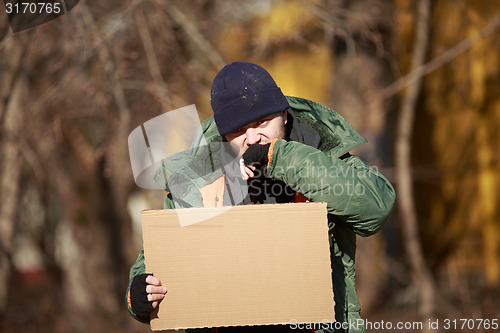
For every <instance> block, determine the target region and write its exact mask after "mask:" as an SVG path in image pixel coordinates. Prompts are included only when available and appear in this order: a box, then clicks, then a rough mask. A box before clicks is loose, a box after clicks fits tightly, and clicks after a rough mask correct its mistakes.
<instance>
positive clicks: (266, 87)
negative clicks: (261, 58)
mask: <svg viewBox="0 0 500 333" xmlns="http://www.w3.org/2000/svg"><path fill="white" fill-rule="evenodd" d="M211 104H212V109H213V110H214V119H215V123H216V125H217V129H218V130H219V133H220V134H221V135H226V134H228V133H231V132H233V131H235V130H237V129H239V128H241V127H243V126H245V125H247V124H249V123H251V122H253V121H256V120H258V119H260V118H262V117H264V116H266V115H268V114H271V113H276V112H280V111H284V110H286V109H288V108H289V107H290V106H289V104H288V101H287V100H286V98H285V95H283V93H282V92H281V89H280V88H278V86H277V85H276V82H274V80H273V78H272V77H271V75H270V74H269V73H268V72H267V71H266V70H265V69H264V68H262V67H260V66H258V65H255V64H252V63H249V62H233V63H232V64H229V65H226V66H225V67H224V68H223V69H221V70H220V72H219V73H218V74H217V75H216V76H215V79H214V82H213V84H212V92H211Z"/></svg>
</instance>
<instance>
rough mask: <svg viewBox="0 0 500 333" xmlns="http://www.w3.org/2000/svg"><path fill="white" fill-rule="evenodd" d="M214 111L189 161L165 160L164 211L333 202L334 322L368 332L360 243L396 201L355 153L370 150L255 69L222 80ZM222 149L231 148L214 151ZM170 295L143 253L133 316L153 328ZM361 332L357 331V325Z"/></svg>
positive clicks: (131, 292) (134, 273)
mask: <svg viewBox="0 0 500 333" xmlns="http://www.w3.org/2000/svg"><path fill="white" fill-rule="evenodd" d="M211 104H212V109H213V111H214V116H213V117H210V118H209V119H207V120H206V121H204V122H203V124H202V126H201V130H200V131H199V133H198V135H197V137H196V138H195V139H194V142H193V146H192V150H191V151H190V152H189V154H184V155H183V154H181V155H179V156H176V157H174V158H171V159H169V160H167V161H166V162H165V163H164V165H163V167H162V168H161V170H160V171H159V172H158V173H157V177H156V180H157V181H158V182H159V183H162V184H164V186H165V189H167V190H168V191H170V192H169V193H168V194H167V197H166V198H165V208H175V207H191V206H222V205H234V204H259V203H280V202H298V201H305V200H310V201H318V202H319V201H321V202H326V203H327V210H328V223H329V236H330V245H331V259H332V270H333V273H332V279H333V285H334V297H335V317H336V321H337V322H339V323H345V325H343V327H344V328H342V329H340V330H337V331H339V332H341V331H344V332H363V331H364V328H363V327H362V325H359V322H360V321H358V319H360V305H359V301H358V298H357V294H356V287H355V274H354V258H355V250H356V234H358V235H361V236H364V237H366V236H369V235H372V234H374V233H375V232H377V231H378V230H380V229H381V228H382V227H383V226H384V225H385V223H386V221H387V219H388V217H389V215H390V213H391V210H392V207H393V204H394V200H395V192H394V189H393V187H392V185H391V184H390V183H389V181H387V179H386V178H385V177H384V176H382V175H381V174H380V173H378V172H377V171H375V170H373V169H370V168H368V167H367V166H366V164H365V163H363V162H362V161H361V159H359V158H358V157H356V156H354V155H350V154H349V153H348V151H349V150H350V149H353V148H354V147H356V146H358V145H360V144H362V143H365V142H366V140H365V139H363V138H362V137H361V136H360V135H359V134H358V133H357V132H356V131H355V130H354V129H353V128H352V126H351V125H350V124H349V123H348V122H347V121H346V120H345V119H344V118H342V117H341V116H340V115H338V114H337V113H336V112H334V111H333V110H331V109H329V108H327V107H325V106H323V105H320V104H318V103H315V102H312V101H309V100H305V99H301V98H296V97H285V96H284V95H283V93H282V92H281V90H280V88H278V87H277V85H276V83H275V82H274V80H273V78H272V77H271V76H270V75H269V73H267V72H266V71H265V70H264V69H263V68H262V67H259V66H258V65H255V64H251V63H246V62H235V63H232V64H230V65H227V66H226V67H224V68H223V69H222V70H221V71H220V72H219V73H218V74H217V75H216V77H215V79H214V82H213V85H212V91H211ZM217 142H219V143H225V142H227V143H228V144H229V145H230V147H231V148H230V149H226V150H225V149H224V148H221V149H219V151H218V152H217V148H215V149H214V148H213V147H212V148H207V147H210V144H212V143H217ZM202 143H205V145H203V144H202ZM207 144H208V146H207ZM223 147H224V145H223ZM221 152H222V153H221ZM227 156H231V157H233V158H235V160H236V161H238V160H239V159H238V156H242V158H241V160H240V161H241V164H240V165H239V168H238V172H236V173H235V172H232V171H231V168H227V165H229V164H231V163H227V162H225V161H227V160H231V158H228V157H227ZM217 161H218V162H217ZM214 165H219V166H220V165H222V167H214ZM181 169H182V171H179V170H181ZM232 170H233V171H234V168H233V169H232ZM235 174H237V177H236V176H235ZM165 175H167V177H165ZM166 178H168V179H166ZM195 179H196V180H195ZM176 183H177V184H181V185H180V186H178V185H176ZM176 186H177V187H176ZM176 189H179V190H176ZM166 288H168V286H162V283H161V281H159V280H158V279H157V278H156V277H154V276H152V275H149V274H146V272H145V268H144V254H143V251H141V253H140V254H139V257H138V259H137V261H136V263H135V264H134V266H132V268H131V271H130V284H129V288H128V293H127V300H128V308H129V311H130V313H131V314H132V315H133V316H134V317H135V318H136V319H138V320H141V321H143V322H147V321H149V314H150V312H151V311H152V310H153V308H155V307H156V306H157V305H158V302H160V301H161V300H162V299H163V298H164V297H168V294H166V292H167V289H166ZM354 322H356V323H358V325H349V324H351V323H354ZM273 328H274V329H275V330H278V329H281V328H277V327H273ZM236 329H244V328H236ZM259 331H260V330H259Z"/></svg>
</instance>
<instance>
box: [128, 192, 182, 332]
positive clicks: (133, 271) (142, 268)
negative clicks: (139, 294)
mask: <svg viewBox="0 0 500 333" xmlns="http://www.w3.org/2000/svg"><path fill="white" fill-rule="evenodd" d="M163 208H164V209H170V208H174V203H173V201H172V197H171V195H170V194H167V195H166V197H165V201H164V204H163ZM144 273H146V265H145V263H144V249H141V251H140V252H139V255H138V256H137V259H136V261H135V263H134V264H133V265H132V267H130V272H129V282H128V287H127V293H126V294H125V295H126V299H125V301H126V305H127V309H128V312H129V313H130V314H131V315H132V317H134V318H135V319H137V320H138V321H141V322H145V321H142V320H140V319H139V318H137V316H136V314H135V313H134V311H133V310H132V306H131V301H130V286H131V285H132V280H133V279H134V277H135V276H136V275H139V274H144ZM145 323H146V322H145Z"/></svg>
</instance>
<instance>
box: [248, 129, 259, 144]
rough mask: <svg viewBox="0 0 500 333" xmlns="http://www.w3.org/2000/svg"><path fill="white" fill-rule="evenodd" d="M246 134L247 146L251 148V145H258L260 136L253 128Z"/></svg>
mask: <svg viewBox="0 0 500 333" xmlns="http://www.w3.org/2000/svg"><path fill="white" fill-rule="evenodd" d="M245 134H246V139H247V140H246V141H247V145H248V146H251V145H253V144H256V143H259V141H260V134H259V132H258V131H257V130H256V129H255V128H248V129H247V132H246V133H245Z"/></svg>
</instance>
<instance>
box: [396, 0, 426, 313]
mask: <svg viewBox="0 0 500 333" xmlns="http://www.w3.org/2000/svg"><path fill="white" fill-rule="evenodd" d="M430 8H431V4H430V0H422V1H420V2H419V3H418V18H417V27H416V37H415V40H414V44H413V54H412V70H414V69H415V68H419V67H420V66H421V65H423V64H424V62H425V56H426V53H427V45H428V35H429V32H428V30H429V16H430ZM421 81H422V79H421V78H419V79H418V80H416V81H415V82H414V83H413V84H412V85H410V86H409V87H408V89H407V91H406V92H405V94H404V97H403V101H402V105H401V111H400V114H399V120H398V124H397V136H396V179H397V183H396V184H397V189H398V201H399V207H398V208H399V213H400V217H401V221H402V223H403V233H404V237H405V239H406V241H405V247H406V252H407V255H408V259H409V263H410V268H411V276H412V281H413V283H414V285H415V286H416V288H417V291H418V295H419V302H420V303H419V313H420V316H421V318H422V319H430V318H432V317H433V316H434V311H435V287H434V282H433V279H432V276H431V273H430V270H429V268H428V266H427V263H426V261H425V259H424V255H423V251H422V245H421V241H420V234H419V228H418V222H417V215H416V211H415V205H414V202H415V201H414V197H413V184H412V172H411V137H412V128H413V123H414V117H415V109H416V105H417V99H418V96H419V93H420V88H421Z"/></svg>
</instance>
